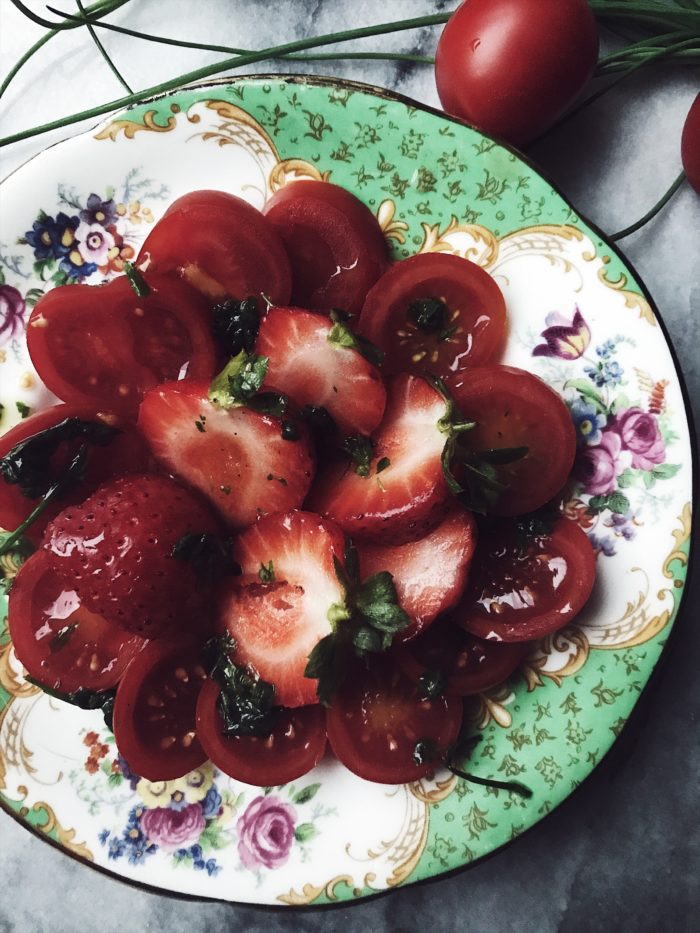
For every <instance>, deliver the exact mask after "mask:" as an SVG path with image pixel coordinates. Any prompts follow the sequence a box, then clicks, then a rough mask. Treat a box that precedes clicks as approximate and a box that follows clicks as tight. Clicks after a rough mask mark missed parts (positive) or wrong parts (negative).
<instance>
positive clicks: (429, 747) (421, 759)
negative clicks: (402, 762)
mask: <svg viewBox="0 0 700 933" xmlns="http://www.w3.org/2000/svg"><path fill="white" fill-rule="evenodd" d="M440 757H441V756H440V749H439V748H438V747H437V745H436V744H435V742H434V741H433V740H432V739H419V740H418V741H417V742H416V744H415V748H414V749H413V760H414V761H415V763H416V764H417V765H426V764H431V763H432V762H434V761H440Z"/></svg>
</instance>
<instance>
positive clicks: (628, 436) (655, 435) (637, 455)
mask: <svg viewBox="0 0 700 933" xmlns="http://www.w3.org/2000/svg"><path fill="white" fill-rule="evenodd" d="M613 427H614V429H615V431H617V433H618V434H619V435H620V439H621V441H622V447H623V449H624V450H629V452H630V453H631V454H632V466H633V467H634V468H635V469H637V470H651V469H653V467H655V466H656V465H657V464H659V463H663V461H664V459H665V458H666V446H665V444H664V439H663V437H662V436H661V431H659V423H658V421H657V420H656V417H655V416H654V415H651V414H649V412H646V411H643V410H642V409H641V408H628V409H627V411H623V412H620V414H618V415H616V417H615V422H614V425H613Z"/></svg>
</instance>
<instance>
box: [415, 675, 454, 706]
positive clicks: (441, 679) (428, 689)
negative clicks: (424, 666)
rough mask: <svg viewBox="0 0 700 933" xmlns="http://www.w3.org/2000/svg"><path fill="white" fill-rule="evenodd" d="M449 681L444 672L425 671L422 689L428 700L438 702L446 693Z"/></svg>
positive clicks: (421, 680)
mask: <svg viewBox="0 0 700 933" xmlns="http://www.w3.org/2000/svg"><path fill="white" fill-rule="evenodd" d="M446 687H447V681H446V680H445V675H444V674H443V673H442V671H424V672H423V673H422V674H421V677H420V688H421V692H422V693H423V696H424V697H425V698H426V699H427V700H437V698H438V697H439V696H442V694H443V693H444V692H445V689H446Z"/></svg>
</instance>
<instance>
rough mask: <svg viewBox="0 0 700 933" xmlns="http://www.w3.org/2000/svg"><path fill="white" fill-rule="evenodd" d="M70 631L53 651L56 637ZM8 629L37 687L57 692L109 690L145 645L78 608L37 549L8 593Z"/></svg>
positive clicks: (66, 584) (74, 597)
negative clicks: (37, 683)
mask: <svg viewBox="0 0 700 933" xmlns="http://www.w3.org/2000/svg"><path fill="white" fill-rule="evenodd" d="M73 625H75V626H76V627H75V629H74V630H73V632H72V633H71V634H69V635H68V637H67V638H66V640H65V643H64V644H63V645H62V646H61V647H58V644H60V639H59V642H58V644H57V643H56V636H59V635H60V633H61V632H62V631H65V630H66V629H67V628H68V627H69V626H73ZM8 627H9V630H10V638H11V639H12V644H13V646H14V649H15V654H16V655H17V658H18V659H19V660H20V661H21V663H22V664H23V665H24V667H25V669H26V670H27V672H28V673H29V674H30V675H31V676H32V677H33V678H34V679H35V680H37V681H39V683H41V684H43V685H45V686H46V687H48V688H49V689H51V690H57V691H59V692H60V693H72V692H73V691H74V690H77V689H78V688H79V687H84V688H85V689H86V690H97V691H99V690H107V689H109V688H110V687H114V686H115V685H116V684H117V683H118V682H119V680H120V679H121V677H122V675H123V674H124V671H125V670H126V669H127V667H128V666H129V664H130V663H131V661H132V660H133V659H134V658H135V657H136V655H137V654H138V653H139V652H140V651H142V650H143V648H144V646H145V645H146V644H147V642H146V641H145V640H144V639H143V638H140V637H139V636H138V635H132V634H130V633H129V632H124V631H121V630H120V629H118V628H117V627H116V626H114V625H111V624H110V623H109V622H107V620H106V619H103V618H102V617H101V616H98V615H95V614H94V613H91V612H88V611H87V610H86V609H85V608H84V607H82V606H81V605H80V600H79V599H78V597H77V594H76V593H75V592H74V591H73V590H72V588H71V585H70V582H65V581H63V580H61V578H60V577H59V576H58V574H56V573H54V572H53V571H52V570H51V569H50V568H49V565H48V559H47V557H46V555H45V554H44V553H43V552H42V551H39V552H38V553H36V554H33V555H32V556H31V557H30V558H29V560H27V561H26V563H25V564H23V565H22V567H21V569H20V571H19V573H18V575H17V578H16V579H15V581H14V585H13V587H12V589H11V590H10V597H9V603H8Z"/></svg>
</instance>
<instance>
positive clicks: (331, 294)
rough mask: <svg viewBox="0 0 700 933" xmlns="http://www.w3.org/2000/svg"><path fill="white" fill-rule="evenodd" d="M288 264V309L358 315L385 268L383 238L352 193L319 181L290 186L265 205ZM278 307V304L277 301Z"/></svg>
mask: <svg viewBox="0 0 700 933" xmlns="http://www.w3.org/2000/svg"><path fill="white" fill-rule="evenodd" d="M264 211H265V216H266V217H267V219H268V221H269V222H270V223H271V224H272V225H273V226H274V227H275V229H276V230H277V232H278V233H279V235H280V236H281V237H282V240H283V242H284V245H285V247H286V249H287V253H288V254H289V258H290V259H291V261H292V275H293V287H292V301H291V303H292V304H293V305H297V306H298V307H300V308H308V309H310V310H312V311H326V312H327V311H330V310H331V309H332V308H342V309H344V310H345V311H349V312H351V313H352V314H357V313H359V311H360V309H361V308H362V302H363V301H364V300H365V295H366V294H367V292H368V291H369V289H370V288H371V287H372V285H374V283H375V282H376V281H377V279H378V278H379V276H380V275H381V274H382V273H383V272H384V270H385V269H386V267H387V261H388V257H387V249H386V243H385V241H384V235H383V233H382V230H381V227H380V226H379V224H378V223H377V220H376V218H375V217H374V215H373V214H372V212H371V211H370V210H369V208H368V207H366V206H365V205H364V204H363V203H362V201H360V199H359V198H356V197H355V195H354V194H351V193H350V192H349V191H346V190H345V189H344V188H340V187H339V186H338V185H331V184H330V183H329V182H324V181H311V180H309V181H295V182H293V183H292V184H289V185H285V187H284V188H280V190H279V191H277V192H276V193H275V194H273V196H272V197H271V198H270V200H269V201H268V202H267V204H266V205H265V209H264ZM280 303H282V302H280Z"/></svg>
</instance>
